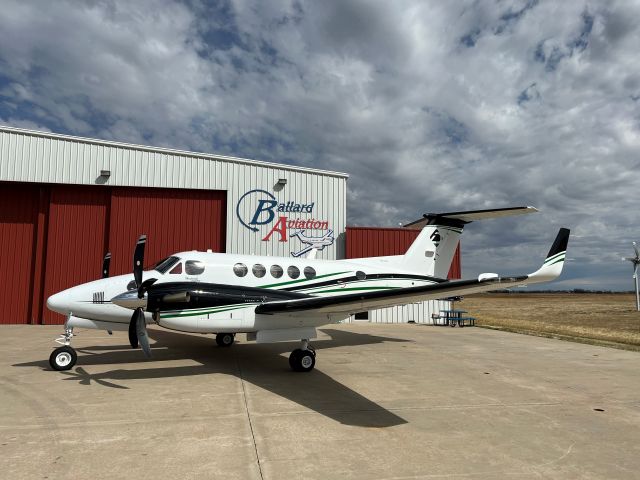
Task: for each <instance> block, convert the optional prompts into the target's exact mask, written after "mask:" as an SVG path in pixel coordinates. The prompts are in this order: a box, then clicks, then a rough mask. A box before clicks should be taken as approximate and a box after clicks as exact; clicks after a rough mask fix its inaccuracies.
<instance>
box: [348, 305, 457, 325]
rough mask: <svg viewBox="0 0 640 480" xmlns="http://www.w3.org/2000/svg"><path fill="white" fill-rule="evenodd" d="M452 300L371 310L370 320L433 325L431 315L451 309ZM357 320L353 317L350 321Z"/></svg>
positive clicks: (373, 321)
mask: <svg viewBox="0 0 640 480" xmlns="http://www.w3.org/2000/svg"><path fill="white" fill-rule="evenodd" d="M450 308H451V302H449V301H447V300H429V301H426V302H418V303H411V304H409V305H399V306H396V307H389V308H380V309H377V310H369V321H370V322H372V323H407V322H410V321H413V322H416V323H424V324H427V325H433V319H432V318H431V315H433V314H434V313H435V314H440V310H449V309H450ZM353 321H357V320H354V319H353V317H350V318H349V322H353Z"/></svg>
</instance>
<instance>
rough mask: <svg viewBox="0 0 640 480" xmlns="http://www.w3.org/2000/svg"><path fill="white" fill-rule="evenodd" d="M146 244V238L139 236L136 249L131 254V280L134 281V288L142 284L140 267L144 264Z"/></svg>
mask: <svg viewBox="0 0 640 480" xmlns="http://www.w3.org/2000/svg"><path fill="white" fill-rule="evenodd" d="M146 243H147V236H146V235H140V238H138V242H137V243H136V249H135V251H134V252H133V278H134V279H135V281H136V286H137V287H138V288H140V285H141V284H142V266H143V264H144V247H145V245H146Z"/></svg>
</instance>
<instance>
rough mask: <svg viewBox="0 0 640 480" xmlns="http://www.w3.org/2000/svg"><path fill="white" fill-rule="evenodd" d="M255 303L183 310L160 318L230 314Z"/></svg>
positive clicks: (162, 315)
mask: <svg viewBox="0 0 640 480" xmlns="http://www.w3.org/2000/svg"><path fill="white" fill-rule="evenodd" d="M255 305H257V304H255V303H248V304H247V303H244V304H242V305H226V306H224V307H216V308H207V309H197V310H181V311H180V312H179V313H174V312H167V313H164V314H160V318H179V317H195V316H197V315H207V314H209V313H221V312H228V311H229V310H238V309H240V308H245V307H254V306H255Z"/></svg>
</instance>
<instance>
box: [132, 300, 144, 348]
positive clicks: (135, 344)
mask: <svg viewBox="0 0 640 480" xmlns="http://www.w3.org/2000/svg"><path fill="white" fill-rule="evenodd" d="M139 310H140V309H139V308H136V309H135V310H134V311H133V314H132V315H131V320H130V321H129V344H130V345H131V348H138V335H137V332H136V324H137V320H138V311H139ZM143 315H144V314H143Z"/></svg>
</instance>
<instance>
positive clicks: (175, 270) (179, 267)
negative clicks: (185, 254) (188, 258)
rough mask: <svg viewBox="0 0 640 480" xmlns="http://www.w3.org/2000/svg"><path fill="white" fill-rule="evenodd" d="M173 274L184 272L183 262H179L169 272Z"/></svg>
mask: <svg viewBox="0 0 640 480" xmlns="http://www.w3.org/2000/svg"><path fill="white" fill-rule="evenodd" d="M169 273H170V274H171V275H176V274H178V273H182V263H178V264H177V265H176V266H175V267H173V268H172V269H171V271H170V272H169Z"/></svg>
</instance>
